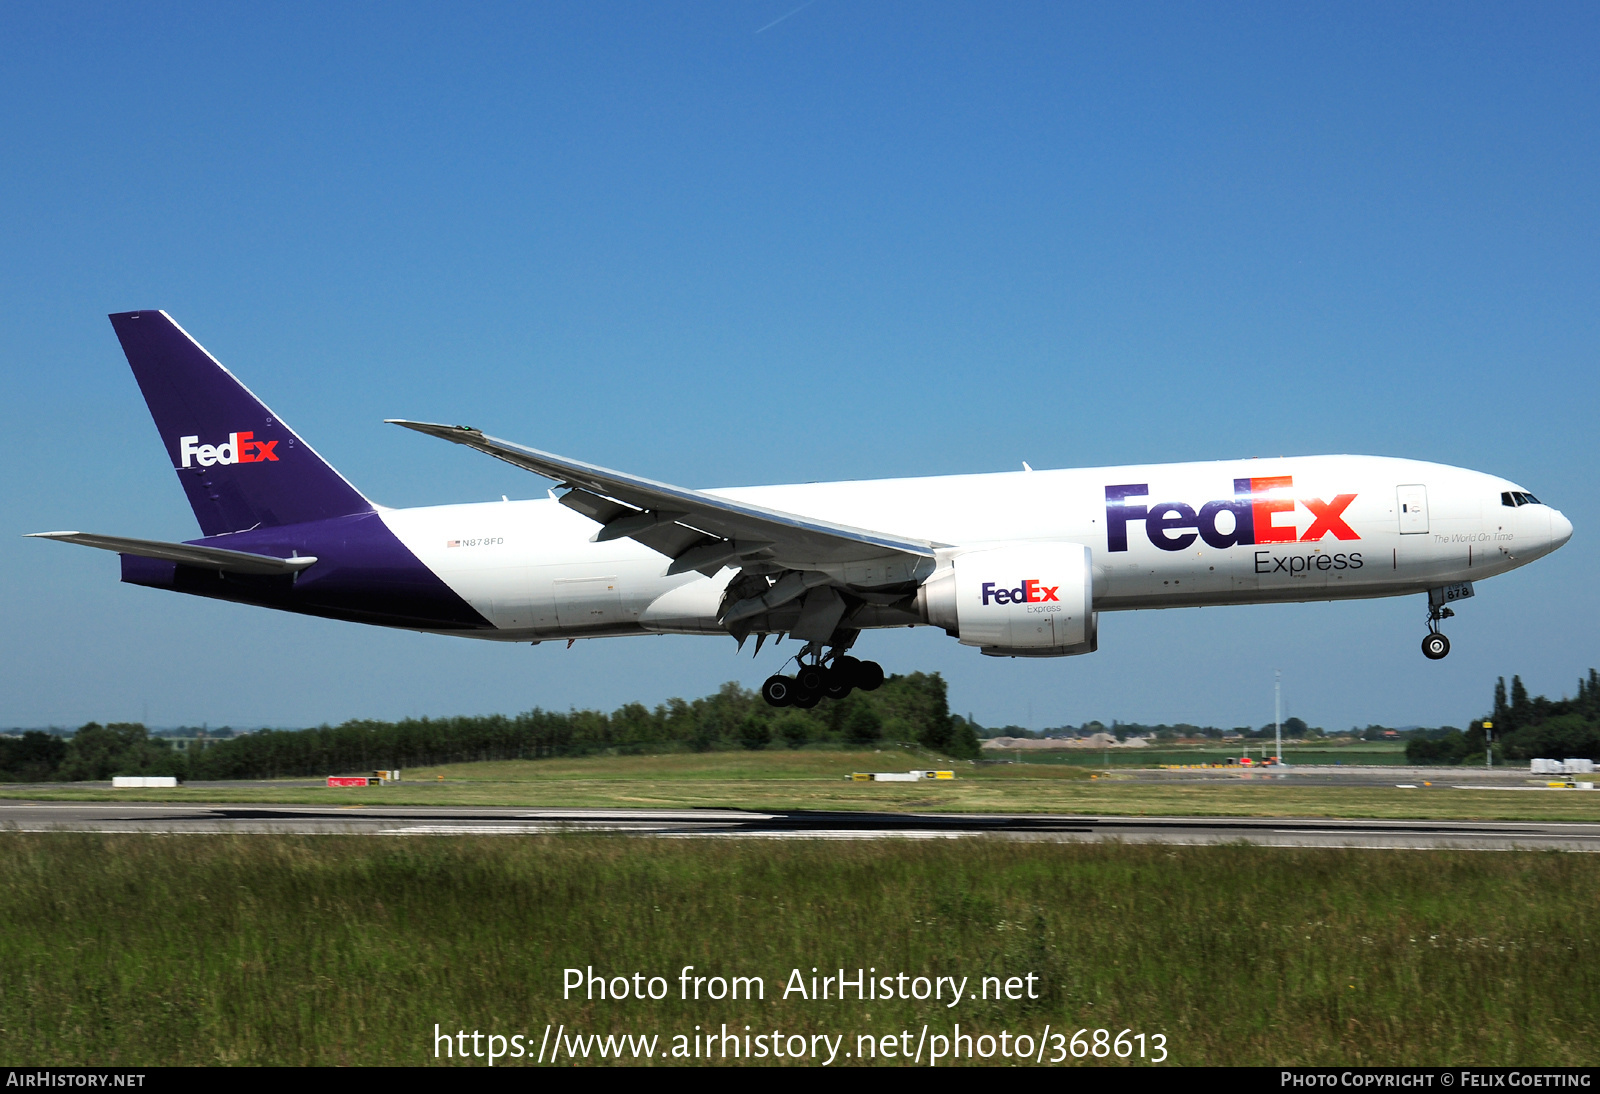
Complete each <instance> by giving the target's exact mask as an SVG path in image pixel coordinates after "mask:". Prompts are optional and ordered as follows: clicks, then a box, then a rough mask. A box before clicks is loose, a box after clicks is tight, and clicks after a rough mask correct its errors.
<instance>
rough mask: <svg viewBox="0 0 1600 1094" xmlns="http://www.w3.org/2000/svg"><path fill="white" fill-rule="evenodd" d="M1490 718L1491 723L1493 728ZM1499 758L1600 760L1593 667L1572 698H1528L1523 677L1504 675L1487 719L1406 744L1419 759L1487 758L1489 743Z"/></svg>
mask: <svg viewBox="0 0 1600 1094" xmlns="http://www.w3.org/2000/svg"><path fill="white" fill-rule="evenodd" d="M1485 723H1489V725H1488V727H1487V729H1486V728H1485ZM1491 747H1492V748H1493V749H1494V755H1495V759H1497V760H1500V759H1504V760H1511V761H1521V760H1531V759H1535V758H1536V757H1541V756H1542V757H1546V758H1548V759H1553V760H1567V759H1588V760H1600V674H1597V673H1596V672H1595V670H1594V669H1590V670H1589V675H1588V676H1587V677H1586V678H1581V679H1579V681H1578V693H1577V694H1576V695H1575V696H1573V697H1572V698H1571V699H1546V698H1545V697H1544V696H1543V695H1540V696H1537V697H1535V698H1531V699H1530V698H1529V697H1528V689H1527V688H1526V687H1525V686H1524V685H1523V683H1522V677H1520V676H1513V677H1512V678H1511V688H1510V690H1509V692H1508V691H1507V689H1506V678H1505V677H1504V676H1502V677H1500V679H1499V681H1498V682H1497V683H1496V684H1495V686H1494V706H1493V710H1492V712H1491V713H1490V715H1489V717H1487V718H1480V719H1478V720H1477V721H1475V722H1472V723H1471V724H1470V725H1469V726H1468V727H1467V729H1466V730H1465V731H1464V732H1463V731H1461V730H1450V731H1449V732H1448V733H1441V734H1439V735H1437V736H1434V737H1431V738H1421V739H1416V740H1412V741H1410V742H1408V743H1407V744H1406V759H1407V760H1409V761H1411V762H1412V763H1417V764H1460V763H1483V762H1484V761H1485V759H1486V753H1487V751H1488V749H1489V748H1491Z"/></svg>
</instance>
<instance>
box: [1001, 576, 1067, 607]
mask: <svg viewBox="0 0 1600 1094" xmlns="http://www.w3.org/2000/svg"><path fill="white" fill-rule="evenodd" d="M996 584H997V583H996V582H993V581H985V582H984V583H983V602H984V603H985V604H988V603H989V601H991V600H993V601H994V602H995V603H996V604H1044V603H1046V602H1047V601H1051V600H1054V601H1056V602H1057V603H1060V602H1061V598H1060V597H1059V596H1057V595H1056V590H1058V589H1060V588H1061V586H1060V585H1043V584H1040V583H1039V581H1038V580H1037V579H1036V578H1030V579H1028V580H1027V581H1024V582H1023V583H1022V584H1021V585H1018V586H1017V587H1016V588H1015V589H998V588H996V587H995V585H996Z"/></svg>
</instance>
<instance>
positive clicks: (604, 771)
mask: <svg viewBox="0 0 1600 1094" xmlns="http://www.w3.org/2000/svg"><path fill="white" fill-rule="evenodd" d="M934 763H935V761H934V760H933V759H931V758H930V757H928V756H926V755H917V754H914V753H911V752H902V751H897V750H885V751H882V752H861V753H850V752H820V751H819V752H813V751H809V750H805V751H798V752H790V751H787V750H785V751H764V752H743V751H741V752H703V753H692V752H679V753H671V754H667V755H662V756H591V757H584V758H580V759H552V760H508V761H501V762H493V763H479V764H455V765H451V766H448V767H441V768H416V769H411V770H408V771H406V772H405V779H404V781H402V782H400V783H398V784H395V785H390V786H382V787H373V788H367V789H337V790H336V789H329V788H327V787H322V786H307V785H305V783H304V781H303V780H302V781H301V782H299V783H295V782H292V781H289V782H285V783H282V784H268V785H261V784H241V785H239V786H227V785H225V784H224V785H222V786H218V785H217V784H212V785H208V786H203V787H182V788H179V789H177V790H167V791H162V790H117V791H114V790H111V789H110V788H109V787H106V786H103V785H102V786H100V787H88V786H81V785H74V786H67V785H63V786H61V787H59V788H57V787H51V788H49V789H46V790H39V789H26V790H24V789H18V788H14V787H13V788H6V787H3V786H0V797H23V798H30V799H35V800H41V799H42V800H50V799H56V800H62V799H76V800H86V799H87V800H101V801H132V800H137V801H205V802H269V801H270V802H290V803H302V804H311V805H327V806H348V805H357V804H363V803H365V804H372V803H380V802H381V803H385V804H406V805H509V806H549V807H555V806H572V807H580V806H623V807H638V808H649V807H678V808H693V807H712V806H721V807H730V808H745V809H758V810H759V809H775V810H790V809H830V810H831V809H869V810H872V809H881V810H891V811H928V812H997V813H1028V812H1051V813H1094V814H1098V813H1105V814H1117V815H1140V814H1144V815H1151V816H1263V817H1288V816H1298V817H1374V818H1411V819H1432V820H1471V819H1482V820H1539V821H1600V794H1594V793H1585V792H1580V791H1551V792H1527V793H1510V792H1506V791H1498V790H1457V789H1454V788H1453V787H1450V786H1449V785H1438V786H1432V787H1423V788H1419V789H1416V790H1401V789H1396V788H1395V787H1392V786H1376V787H1372V786H1368V787H1356V786H1351V787H1343V786H1309V787H1307V786H1297V785H1295V784H1294V783H1293V781H1292V779H1291V780H1278V779H1271V778H1265V777H1260V776H1252V777H1249V778H1240V779H1230V780H1226V781H1220V782H1210V783H1180V784H1176V785H1164V784H1161V783H1154V782H1144V781H1136V780H1133V779H1130V778H1127V777H1125V776H1112V777H1110V778H1106V777H1099V778H1091V772H1090V771H1088V770H1086V769H1084V768H1081V767H1076V766H1072V765H1062V764H976V765H974V764H967V763H958V764H955V765H953V766H954V767H955V770H956V774H957V778H956V780H955V781H953V782H938V783H912V784H896V783H852V782H849V781H847V780H846V779H845V777H844V776H846V775H847V774H848V773H849V772H851V771H853V770H854V771H897V770H898V771H905V770H908V769H912V768H921V767H929V766H933V765H934ZM440 775H443V776H444V778H443V780H441V779H439V778H438V776H440Z"/></svg>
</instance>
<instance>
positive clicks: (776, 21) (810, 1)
mask: <svg viewBox="0 0 1600 1094" xmlns="http://www.w3.org/2000/svg"><path fill="white" fill-rule="evenodd" d="M816 2H817V0H806V2H805V3H804V4H801V5H800V6H799V7H797V8H795V9H794V10H793V11H791V12H789V14H788V15H780V16H778V17H777V18H776V19H774V20H773V21H772V22H770V23H768V24H767V25H766V26H764V27H762V28H761V29H760V30H758V31H756V33H757V34H764V33H765V32H767V31H769V30H771V29H772V28H773V27H775V26H777V25H778V24H779V23H781V22H783V21H784V20H785V19H788V18H789V17H790V16H794V15H799V14H800V13H801V12H802V11H805V10H806V9H807V8H809V7H810V6H811V5H812V4H815V3H816Z"/></svg>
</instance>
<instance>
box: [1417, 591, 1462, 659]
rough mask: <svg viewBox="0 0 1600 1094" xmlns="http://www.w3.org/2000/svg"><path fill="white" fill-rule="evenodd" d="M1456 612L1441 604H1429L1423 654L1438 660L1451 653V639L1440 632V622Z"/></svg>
mask: <svg viewBox="0 0 1600 1094" xmlns="http://www.w3.org/2000/svg"><path fill="white" fill-rule="evenodd" d="M1455 614H1456V613H1455V612H1453V611H1451V610H1450V609H1449V608H1446V607H1444V606H1443V605H1440V604H1433V603H1430V604H1429V605H1428V634H1427V637H1425V638H1424V639H1423V640H1422V656H1424V657H1426V658H1427V659H1428V660H1429V661H1438V660H1440V659H1442V658H1444V657H1445V656H1447V655H1448V654H1449V653H1450V639H1448V638H1446V637H1445V636H1444V635H1443V634H1441V633H1439V624H1440V623H1441V622H1443V621H1444V620H1446V619H1449V618H1451V617H1452V616H1454V615H1455Z"/></svg>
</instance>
